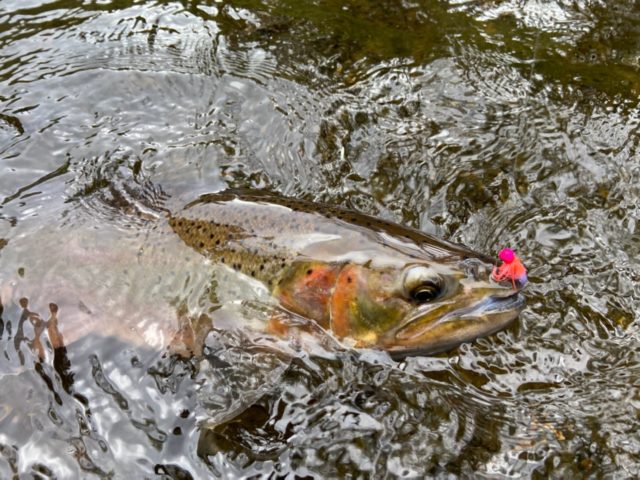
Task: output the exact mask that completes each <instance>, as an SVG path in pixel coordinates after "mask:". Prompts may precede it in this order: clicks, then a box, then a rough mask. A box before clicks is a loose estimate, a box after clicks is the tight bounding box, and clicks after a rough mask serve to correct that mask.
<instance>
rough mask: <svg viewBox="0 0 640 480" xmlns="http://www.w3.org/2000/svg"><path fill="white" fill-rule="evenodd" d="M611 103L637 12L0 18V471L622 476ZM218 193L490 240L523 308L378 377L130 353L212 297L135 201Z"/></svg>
mask: <svg viewBox="0 0 640 480" xmlns="http://www.w3.org/2000/svg"><path fill="white" fill-rule="evenodd" d="M639 95H640V8H639V7H638V3H637V2H635V1H615V2H606V3H605V2H599V1H583V0H577V1H571V2H569V1H562V0H556V1H537V0H531V1H529V0H524V1H508V0H506V1H499V0H496V1H457V0H452V1H449V2H446V1H442V2H437V1H422V0H416V1H404V0H403V1H397V0H351V1H334V0H316V1H301V0H270V1H267V0H264V1H257V0H256V1H251V0H246V1H241V0H239V1H227V0H208V1H189V0H183V1H181V2H180V1H142V0H140V1H130V0H111V1H109V0H84V1H71V0H50V1H47V0H2V1H0V108H1V110H0V298H2V299H3V304H2V307H1V310H0V315H1V317H0V352H1V355H0V478H207V477H219V478H235V477H250V478H253V477H264V478H305V477H306V478H336V477H337V478H425V477H428V478H456V477H459V478H469V477H473V476H476V477H477V478H505V477H510V478H548V477H551V478H620V479H624V478H638V477H640V433H639V432H640V317H639V313H638V312H639V311H640V286H639V283H638V282H639V281H640V259H639V253H640V232H639V228H640V225H639V223H638V222H639V220H640V211H639V209H638V201H639V199H640V187H639V185H640V152H639V151H638V148H639V145H638V144H639V142H640V136H639V133H640V110H639V106H638V99H639ZM227 187H239V188H254V189H256V188H257V189H266V190H270V191H273V192H277V193H281V194H284V195H288V196H294V197H299V198H304V199H307V200H313V201H322V202H326V203H329V204H332V205H338V206H343V207H348V208H353V209H357V210H359V211H363V212H365V213H369V214H372V215H375V216H378V217H381V218H384V219H389V220H393V221H396V222H399V223H401V224H404V225H409V226H413V227H416V228H419V229H421V230H423V231H426V232H429V233H432V234H436V235H439V236H442V237H445V238H449V239H452V240H454V241H458V242H461V243H464V244H466V245H468V246H470V247H472V248H474V249H476V250H479V251H481V252H484V253H487V254H491V255H495V254H496V252H497V251H498V250H499V249H500V248H502V247H504V246H512V247H513V248H515V249H516V250H517V252H518V253H519V254H520V256H522V257H523V258H524V259H525V262H526V263H527V265H528V266H529V268H530V274H529V277H530V283H529V285H528V287H527V289H526V291H525V296H526V301H527V307H526V309H525V310H524V312H523V313H522V314H521V315H520V317H519V319H518V320H517V321H516V322H515V324H514V325H513V326H512V327H510V328H509V329H507V330H505V331H502V332H500V333H498V334H495V335H493V336H490V337H488V338H485V339H481V340H478V341H476V342H474V343H471V344H464V345H462V346H460V347H459V348H457V349H455V350H453V351H451V352H449V353H447V354H441V355H437V356H432V357H411V358H407V359H406V360H404V361H402V362H395V361H393V360H391V359H390V358H389V357H388V356H387V355H386V354H384V353H380V352H375V351H366V350H365V351H349V350H338V351H335V352H332V351H326V352H324V351H322V349H316V350H314V351H308V350H304V349H302V350H296V349H295V348H293V347H288V346H287V345H282V344H281V343H278V342H277V341H275V340H273V339H269V338H262V337H260V338H256V337H255V336H254V337H251V336H245V335H244V334H243V333H242V332H220V333H219V335H218V336H217V337H214V338H210V339H208V344H207V349H206V355H205V357H203V358H200V359H191V360H188V361H187V360H182V359H179V358H175V357H172V356H170V355H168V354H167V352H166V351H163V350H161V349H154V348H147V347H142V346H141V345H154V344H162V343H163V342H164V341H165V339H163V338H156V336H157V335H155V334H154V332H155V330H154V328H153V327H154V325H155V324H157V323H158V322H166V321H167V320H166V319H167V318H168V317H171V318H175V317H176V314H178V315H179V314H180V312H189V313H190V314H192V315H193V314H198V313H203V312H207V311H209V310H210V309H212V308H217V307H216V306H214V305H213V303H214V302H213V301H212V300H211V299H210V298H209V297H208V295H207V292H208V291H209V289H218V296H219V298H218V300H219V299H220V298H223V297H224V294H225V293H224V285H222V284H226V283H228V282H220V283H219V284H217V285H210V284H209V283H210V281H211V277H210V266H208V265H203V262H202V261H201V259H199V258H197V256H196V255H195V254H193V253H192V252H189V251H188V249H186V248H184V246H181V245H179V243H178V242H176V244H175V245H173V246H172V247H171V246H165V247H164V249H163V250H160V251H156V252H154V251H151V250H153V249H151V248H149V245H152V244H153V238H154V230H153V228H150V227H149V225H150V223H152V220H153V218H154V215H156V212H157V207H158V206H160V205H165V204H167V203H171V202H174V204H179V203H186V202H188V201H189V200H193V199H195V198H197V197H198V196H199V195H201V194H204V193H210V192H216V191H219V190H222V189H224V188H227ZM151 259H153V261H152V260H151ZM134 267H135V268H134ZM229 282H232V280H229ZM234 287H236V290H234V291H233V292H231V294H230V298H232V297H234V294H235V293H237V290H243V291H244V290H245V289H243V288H242V287H237V286H234ZM7 299H9V300H7ZM17 299H22V300H17ZM251 305H252V303H251V302H245V303H242V304H241V305H238V304H233V302H231V304H230V305H229V306H227V307H225V308H226V314H227V315H228V316H230V317H233V316H236V315H240V316H243V317H246V318H249V319H250V318H251V317H252V316H253V315H260V312H258V311H254V309H253V307H252V306H251ZM176 312H177V313H176ZM52 316H55V317H57V318H58V319H59V322H60V323H62V322H74V323H73V324H74V325H76V326H77V331H78V338H77V339H75V341H74V342H73V344H72V346H70V347H69V348H68V349H67V351H66V353H65V354H64V355H54V354H53V352H52V351H51V349H49V348H48V347H47V346H46V345H45V346H44V349H45V352H44V353H45V358H44V360H43V361H40V359H39V357H38V350H37V346H36V345H33V343H32V342H31V341H32V339H33V337H34V330H37V329H38V328H41V325H42V322H44V321H46V320H48V319H49V318H50V317H52ZM127 321H129V322H130V325H131V328H130V331H129V334H130V335H129V336H130V337H131V338H126V339H125V338H119V339H115V338H114V337H111V336H109V334H110V331H109V328H111V326H112V325H115V324H117V323H118V322H120V323H122V322H127ZM96 325H98V327H97V328H96ZM270 342H275V343H277V345H275V344H274V345H271V344H270ZM288 348H290V350H287V349H288ZM294 476H295V477H294Z"/></svg>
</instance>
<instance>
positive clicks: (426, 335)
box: [380, 289, 524, 358]
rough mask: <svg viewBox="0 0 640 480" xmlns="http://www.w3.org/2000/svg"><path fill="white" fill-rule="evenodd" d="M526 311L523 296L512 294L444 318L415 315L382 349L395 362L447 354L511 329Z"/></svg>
mask: <svg viewBox="0 0 640 480" xmlns="http://www.w3.org/2000/svg"><path fill="white" fill-rule="evenodd" d="M505 290H507V289H505ZM523 308H524V297H523V296H522V294H520V293H518V292H517V291H515V290H509V291H505V292H500V294H498V295H491V296H488V297H487V298H484V299H481V300H478V301H477V302H475V303H472V304H470V305H467V306H464V307H460V308H454V309H451V310H449V311H447V312H446V313H443V314H441V315H431V316H430V315H429V314H428V312H420V311H417V312H413V314H412V316H411V318H408V319H406V320H405V322H404V325H403V326H402V327H401V328H398V329H397V330H396V331H394V332H390V334H389V335H387V336H385V338H384V339H382V341H381V344H380V347H381V348H383V349H385V350H387V351H388V352H389V353H390V354H391V356H392V357H394V358H403V357H406V356H412V355H432V354H436V353H440V352H444V351H447V350H450V349H452V348H455V347H457V346H458V345H460V344H462V343H465V342H471V341H473V340H476V339H477V338H480V337H485V336H488V335H491V334H493V333H495V332H497V331H500V330H502V329H504V328H506V327H508V326H509V325H510V324H511V323H512V322H513V321H514V320H515V319H516V318H517V317H518V315H519V314H520V312H521V311H522V309H523Z"/></svg>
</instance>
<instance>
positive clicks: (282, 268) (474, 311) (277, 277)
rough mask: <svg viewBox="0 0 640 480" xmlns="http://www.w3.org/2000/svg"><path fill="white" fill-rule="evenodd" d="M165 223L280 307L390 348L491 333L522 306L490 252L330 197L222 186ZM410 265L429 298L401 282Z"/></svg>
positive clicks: (359, 341)
mask: <svg viewBox="0 0 640 480" xmlns="http://www.w3.org/2000/svg"><path fill="white" fill-rule="evenodd" d="M169 226H170V227H171V229H172V230H173V231H174V232H175V233H176V234H177V235H178V236H179V237H180V238H181V239H182V241H183V242H184V243H186V244H187V245H188V246H189V247H191V248H193V249H195V250H196V251H197V252H199V253H201V254H202V255H204V256H206V257H207V258H209V259H211V261H213V262H217V263H222V264H225V265H227V266H228V267H229V268H231V269H234V270H236V271H238V272H241V273H242V274H245V275H248V276H250V277H253V278H255V279H256V280H259V281H261V282H262V283H264V285H265V286H266V287H267V288H268V289H269V291H270V292H271V293H272V295H273V296H274V297H275V298H276V299H277V300H278V301H279V302H280V304H281V305H282V306H283V307H284V308H286V309H288V310H290V311H292V312H293V313H295V314H297V315H300V316H303V317H305V318H308V319H310V320H313V321H315V322H316V323H317V324H319V325H320V326H321V327H323V328H325V329H327V330H330V331H332V332H333V334H334V335H335V336H337V337H338V338H340V339H345V340H349V341H350V342H351V344H353V345H355V346H359V347H373V348H381V349H385V350H388V351H389V352H391V353H392V354H395V355H396V356H398V355H403V354H404V353H407V354H408V353H412V354H415V353H434V352H437V351H442V350H445V349H449V348H451V347H453V346H456V345H458V344H459V343H462V342H464V341H470V340H473V339H474V338H477V337H478V336H482V335H486V334H489V333H492V332H494V331H496V330H499V329H501V328H503V327H504V326H506V325H507V324H509V323H510V322H511V321H512V320H513V319H515V318H516V317H517V315H518V313H519V311H520V309H521V308H522V305H523V301H522V297H521V296H520V295H518V292H517V291H515V290H513V289H512V288H508V287H506V286H504V285H501V284H497V283H496V282H493V281H492V280H491V279H490V272H491V268H492V266H493V265H492V261H491V259H490V258H489V257H487V256H485V255H482V254H479V253H477V252H474V251H472V250H470V249H468V248H466V247H464V246H462V245H458V244H455V243H451V242H447V241H444V240H441V239H438V238H434V237H432V236H429V235H426V234H424V233H422V232H420V231H417V230H414V229H410V228H405V227H402V226H400V225H397V224H394V223H391V222H386V221H383V220H379V219H376V218H373V217H370V216H368V215H364V214H361V213H357V212H351V211H348V210H343V209H339V208H335V207H331V206H326V205H320V204H315V203H310V202H305V201H299V200H295V199H290V198H286V197H280V196H275V195H269V194H264V193H261V192H259V193H256V192H246V191H226V192H222V193H218V194H211V195H206V196H203V197H201V198H199V199H198V200H196V201H194V202H192V203H190V204H189V205H187V206H186V207H185V208H183V209H181V210H180V211H177V212H176V213H173V214H170V215H169ZM416 272H417V275H418V277H419V276H420V275H422V276H425V280H424V281H425V286H423V287H424V288H425V289H427V290H429V289H432V290H434V291H436V290H437V294H435V295H434V298H433V299H429V300H427V301H424V299H418V298H413V297H412V293H411V292H409V291H407V285H406V283H407V282H408V281H409V280H408V275H413V276H415V275H416ZM418 288H420V285H418Z"/></svg>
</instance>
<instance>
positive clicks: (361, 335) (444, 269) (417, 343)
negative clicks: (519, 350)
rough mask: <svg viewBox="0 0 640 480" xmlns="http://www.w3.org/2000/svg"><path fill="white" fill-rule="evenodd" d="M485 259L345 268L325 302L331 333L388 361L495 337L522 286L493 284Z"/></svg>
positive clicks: (519, 300)
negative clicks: (382, 352) (386, 355)
mask: <svg viewBox="0 0 640 480" xmlns="http://www.w3.org/2000/svg"><path fill="white" fill-rule="evenodd" d="M492 267H493V265H492V264H491V263H489V262H487V261H486V259H482V258H460V257H456V259H454V260H453V261H447V262H435V261H422V262H421V261H408V262H406V263H404V264H402V265H393V266H376V265H375V264H374V262H368V263H364V264H345V265H343V266H342V268H341V269H340V270H339V272H337V273H335V282H334V286H333V289H332V292H331V297H330V300H329V305H328V306H329V322H330V327H331V330H332V331H333V332H334V334H335V335H336V336H338V337H340V338H345V339H347V338H348V339H352V340H353V341H354V342H355V346H358V347H372V348H379V349H384V350H387V351H388V352H389V353H390V354H391V355H392V356H395V357H403V356H407V355H412V354H417V355H424V354H433V353H437V352H441V351H445V350H448V349H451V348H454V347H456V346H457V345H459V344H461V343H463V342H468V341H472V340H474V339H476V338H478V337H481V336H485V335H489V334H491V333H493V332H496V331H498V330H500V329H502V328H504V327H505V326H507V325H508V324H509V323H510V322H512V321H513V320H514V319H515V318H516V317H517V316H518V314H519V312H520V310H521V309H522V307H523V304H524V300H523V297H522V295H521V294H520V293H519V291H520V289H521V287H522V286H523V285H520V284H515V283H513V284H512V282H510V281H509V282H496V281H494V280H492V278H491V270H492Z"/></svg>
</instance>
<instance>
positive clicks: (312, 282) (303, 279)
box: [277, 264, 339, 328]
mask: <svg viewBox="0 0 640 480" xmlns="http://www.w3.org/2000/svg"><path fill="white" fill-rule="evenodd" d="M338 271H339V268H338V267H337V266H335V265H317V264H314V265H309V266H308V267H307V268H304V269H301V270H300V271H299V272H298V273H296V276H295V277H294V278H293V279H292V281H291V282H289V283H287V284H285V285H281V286H280V288H279V290H278V293H277V297H278V300H279V301H280V304H281V305H282V306H283V307H285V308H286V309H288V310H290V311H292V312H294V313H297V314H299V315H302V316H303V317H306V318H309V319H312V320H315V321H317V322H318V323H319V324H320V325H321V326H322V327H325V328H326V327H328V326H329V302H330V300H331V291H332V290H333V286H334V284H335V281H336V276H337V274H338Z"/></svg>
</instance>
